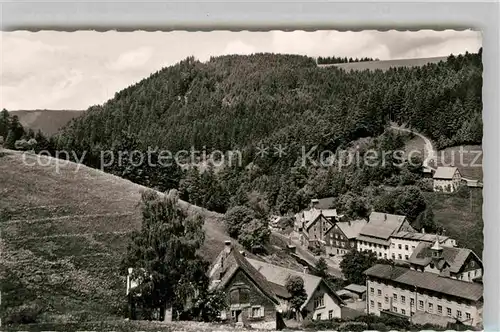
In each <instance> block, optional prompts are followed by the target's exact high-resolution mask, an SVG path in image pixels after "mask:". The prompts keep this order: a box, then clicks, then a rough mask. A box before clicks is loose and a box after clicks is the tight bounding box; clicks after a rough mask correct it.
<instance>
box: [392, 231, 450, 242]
mask: <svg viewBox="0 0 500 332" xmlns="http://www.w3.org/2000/svg"><path fill="white" fill-rule="evenodd" d="M391 237H394V238H398V239H408V240H415V241H423V242H434V241H435V240H436V234H429V233H418V232H407V231H402V232H397V233H395V234H393V235H392V236H391ZM438 238H439V243H443V242H445V241H446V240H448V239H449V237H448V236H444V235H439V236H438Z"/></svg>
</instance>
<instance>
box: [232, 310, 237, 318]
mask: <svg viewBox="0 0 500 332" xmlns="http://www.w3.org/2000/svg"><path fill="white" fill-rule="evenodd" d="M231 318H236V310H231Z"/></svg>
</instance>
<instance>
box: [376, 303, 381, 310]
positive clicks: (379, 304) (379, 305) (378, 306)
mask: <svg viewBox="0 0 500 332" xmlns="http://www.w3.org/2000/svg"><path fill="white" fill-rule="evenodd" d="M377 308H378V309H379V310H380V309H382V303H380V302H377Z"/></svg>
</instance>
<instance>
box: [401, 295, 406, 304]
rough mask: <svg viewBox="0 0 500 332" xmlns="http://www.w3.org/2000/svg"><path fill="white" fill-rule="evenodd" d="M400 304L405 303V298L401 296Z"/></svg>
mask: <svg viewBox="0 0 500 332" xmlns="http://www.w3.org/2000/svg"><path fill="white" fill-rule="evenodd" d="M401 303H402V304H405V303H406V296H404V295H401Z"/></svg>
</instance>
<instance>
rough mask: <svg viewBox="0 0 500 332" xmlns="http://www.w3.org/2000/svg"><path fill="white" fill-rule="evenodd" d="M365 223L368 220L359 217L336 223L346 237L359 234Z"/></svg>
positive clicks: (353, 237)
mask: <svg viewBox="0 0 500 332" xmlns="http://www.w3.org/2000/svg"><path fill="white" fill-rule="evenodd" d="M367 223H368V221H366V220H364V219H359V220H353V221H341V222H338V223H337V226H338V227H339V228H340V230H341V231H342V233H344V235H345V236H346V237H347V238H348V239H355V238H357V237H358V236H359V233H361V230H362V229H363V227H364V226H365V225H366V224H367Z"/></svg>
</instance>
